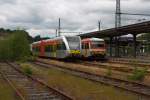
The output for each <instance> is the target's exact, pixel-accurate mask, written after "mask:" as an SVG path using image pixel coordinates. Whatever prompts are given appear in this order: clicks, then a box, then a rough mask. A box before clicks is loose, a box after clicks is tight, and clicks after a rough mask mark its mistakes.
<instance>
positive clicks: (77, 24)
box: [0, 0, 150, 36]
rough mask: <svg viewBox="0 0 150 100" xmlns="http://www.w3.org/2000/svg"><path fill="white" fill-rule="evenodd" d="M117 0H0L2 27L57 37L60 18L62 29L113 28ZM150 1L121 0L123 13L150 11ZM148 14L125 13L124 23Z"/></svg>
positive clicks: (0, 24)
mask: <svg viewBox="0 0 150 100" xmlns="http://www.w3.org/2000/svg"><path fill="white" fill-rule="evenodd" d="M115 1H116V0H0V5H1V6H0V27H3V28H11V29H16V28H18V27H20V28H24V29H26V30H27V31H28V32H29V33H30V35H32V36H36V35H38V34H42V36H47V35H48V34H49V35H50V36H54V35H55V34H54V33H55V29H56V28H57V27H58V18H59V17H60V18H61V28H62V31H71V32H74V31H75V32H78V31H79V32H89V31H95V30H97V29H98V28H97V26H98V20H101V22H102V23H101V24H102V29H106V28H112V27H114V22H115V21H114V19H115V15H114V13H115V3H116V2H115ZM149 1H150V0H121V6H122V7H121V10H122V12H128V13H144V14H150V2H149ZM139 19H146V20H150V17H145V16H126V15H122V24H123V25H126V24H132V23H137V22H138V20H139Z"/></svg>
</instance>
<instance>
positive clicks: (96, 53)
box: [82, 38, 106, 59]
mask: <svg viewBox="0 0 150 100" xmlns="http://www.w3.org/2000/svg"><path fill="white" fill-rule="evenodd" d="M82 56H83V57H84V58H96V59H101V58H105V56H106V47H105V41H104V39H100V38H86V39H83V40H82Z"/></svg>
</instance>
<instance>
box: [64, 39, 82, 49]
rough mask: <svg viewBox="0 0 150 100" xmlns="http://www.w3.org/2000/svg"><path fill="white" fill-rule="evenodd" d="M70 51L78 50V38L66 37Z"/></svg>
mask: <svg viewBox="0 0 150 100" xmlns="http://www.w3.org/2000/svg"><path fill="white" fill-rule="evenodd" d="M66 39H67V42H68V45H69V48H70V50H80V47H81V46H80V45H81V44H80V43H81V42H80V41H81V40H80V37H66Z"/></svg>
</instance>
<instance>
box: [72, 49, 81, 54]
mask: <svg viewBox="0 0 150 100" xmlns="http://www.w3.org/2000/svg"><path fill="white" fill-rule="evenodd" d="M70 54H80V50H70Z"/></svg>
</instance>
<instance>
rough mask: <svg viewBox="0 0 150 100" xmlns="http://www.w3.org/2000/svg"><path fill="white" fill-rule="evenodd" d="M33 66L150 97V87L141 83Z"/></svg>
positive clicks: (60, 68)
mask: <svg viewBox="0 0 150 100" xmlns="http://www.w3.org/2000/svg"><path fill="white" fill-rule="evenodd" d="M32 63H33V62H32ZM33 64H35V65H38V66H41V67H45V68H56V69H58V70H61V71H64V72H66V73H69V74H72V75H75V76H78V77H82V78H85V79H88V80H92V81H95V82H100V83H103V84H106V85H111V86H114V87H117V88H121V89H124V90H128V91H131V92H134V93H137V94H140V95H143V96H148V97H150V86H147V85H144V84H142V83H136V82H132V81H127V80H121V79H116V78H112V77H108V76H103V75H97V74H92V73H89V72H85V71H80V70H78V69H71V68H66V67H64V66H62V65H58V64H50V63H46V62H43V61H36V62H34V63H33Z"/></svg>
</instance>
